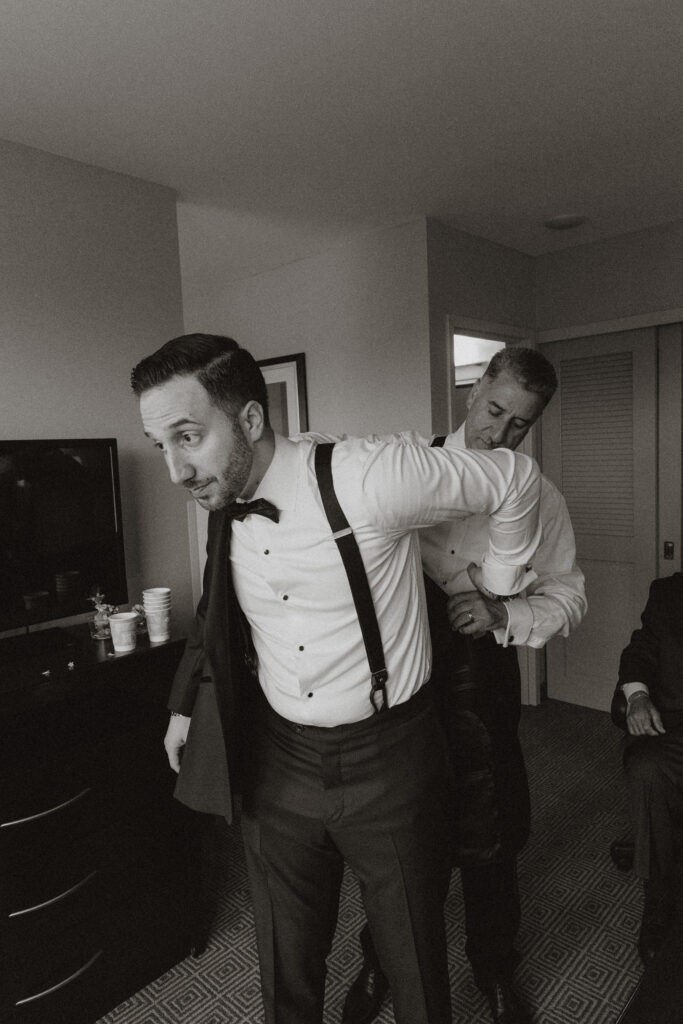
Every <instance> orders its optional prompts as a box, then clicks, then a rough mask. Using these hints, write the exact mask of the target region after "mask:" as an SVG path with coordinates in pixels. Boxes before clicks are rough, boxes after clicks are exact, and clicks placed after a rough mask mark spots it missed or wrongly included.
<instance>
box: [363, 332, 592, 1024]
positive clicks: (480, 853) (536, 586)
mask: <svg viewBox="0 0 683 1024" xmlns="http://www.w3.org/2000/svg"><path fill="white" fill-rule="evenodd" d="M556 387H557V380H556V377H555V372H554V370H553V368H552V366H551V365H550V363H549V362H548V361H547V360H546V359H545V357H544V356H542V355H541V354H540V353H539V352H537V351H535V350H533V349H528V348H513V347H510V348H506V349H504V350H501V351H500V352H499V353H498V354H497V355H496V356H494V358H493V359H492V360H491V362H490V363H489V365H488V367H487V369H486V371H485V372H484V375H483V376H482V378H481V380H479V381H478V382H477V383H476V384H475V385H474V386H473V388H472V391H471V393H470V396H469V400H468V412H467V417H466V419H465V422H464V423H463V424H462V425H461V426H460V428H459V429H458V430H457V431H456V432H455V433H454V434H451V435H449V436H448V437H447V438H445V442H444V443H445V447H446V448H447V449H464V448H468V449H471V450H485V451H490V450H492V449H496V448H510V449H515V448H517V447H518V445H519V444H520V443H521V442H522V441H523V439H524V438H525V436H526V435H527V433H528V431H529V429H530V428H531V426H532V425H533V424H534V423H535V422H536V420H537V419H538V418H539V416H540V415H541V413H542V412H543V409H544V408H545V406H546V404H547V402H548V401H549V400H550V398H551V397H552V395H553V393H554V391H555V389H556ZM425 443H426V442H425ZM539 519H540V522H541V528H542V539H541V544H540V545H539V548H538V550H537V552H536V555H535V556H534V559H533V568H534V570H535V572H536V574H537V578H536V579H535V580H534V582H533V583H532V584H531V585H530V586H529V587H528V588H527V589H526V591H525V596H524V597H515V598H513V599H512V600H510V601H507V602H500V601H492V600H490V599H489V598H487V597H485V596H484V595H483V594H481V593H479V592H477V591H474V590H472V589H471V584H470V581H469V578H468V574H467V566H468V563H470V562H477V561H479V559H480V552H481V551H482V550H483V545H484V544H485V539H486V533H487V525H486V521H485V520H484V519H482V517H479V516H473V517H471V518H469V519H459V520H455V521H453V522H450V523H442V524H439V525H437V526H434V527H432V528H431V529H429V530H423V531H421V551H422V564H423V568H424V571H425V574H426V576H427V577H428V579H427V597H428V604H429V621H430V629H431V634H432V642H433V646H434V667H433V671H432V679H433V680H434V681H435V682H437V683H438V693H439V699H440V702H441V709H442V719H443V721H444V722H445V723H446V726H447V730H448V738H449V748H450V754H451V764H452V767H453V770H454V771H453V774H454V780H455V797H456V799H455V806H454V809H453V815H454V820H453V840H454V862H455V863H456V864H458V865H459V866H460V869H461V877H462V887H463V896H464V902H465V923H466V934H467V942H466V947H465V948H466V952H467V956H468V958H469V960H470V962H471V964H472V968H473V972H474V977H475V981H476V983H477V985H478V986H479V988H480V989H481V990H482V992H483V993H484V994H485V995H486V997H487V999H488V1002H489V1006H490V1010H491V1015H492V1018H493V1020H494V1021H495V1022H496V1024H520V1022H523V1021H526V1020H527V1019H528V1015H527V1012H526V1010H525V1008H524V1007H523V1005H522V1003H521V1000H520V999H519V997H518V995H517V994H516V992H515V989H514V986H513V970H514V964H515V950H514V940H515V936H516V934H517V931H518V928H519V924H520V919H521V904H520V897H519V890H518V886H517V854H518V853H519V851H520V850H521V849H522V847H523V846H524V844H525V842H526V840H527V838H528V835H529V826H530V802H529V789H528V783H527V778H526V771H525V768H524V759H523V755H522V750H521V747H520V744H519V739H518V736H517V727H518V723H519V716H520V706H521V694H520V676H519V666H518V662H517V654H516V651H515V649H514V647H515V646H517V645H527V646H529V647H533V648H540V647H543V645H544V644H545V643H546V642H547V640H549V639H550V637H552V636H558V635H561V636H567V635H568V633H569V631H570V629H574V628H576V626H578V624H579V623H580V621H581V619H582V617H583V615H584V613H585V610H586V600H585V593H584V578H583V574H582V573H581V571H580V570H579V568H578V566H577V565H576V562H575V543H574V533H573V530H572V526H571V522H570V519H569V515H568V512H567V507H566V504H565V501H564V499H563V497H562V495H561V494H560V493H559V491H558V490H557V488H556V487H555V486H554V485H553V484H552V483H551V482H550V481H549V480H547V479H546V478H545V477H542V486H541V502H540V514H539ZM449 620H450V624H449ZM453 630H455V631H456V632H453ZM361 945H362V948H363V953H364V964H363V968H362V970H361V973H360V975H359V977H358V978H357V979H356V981H355V982H354V984H353V986H352V987H351V989H350V991H349V994H348V996H347V1000H346V1003H345V1006H344V1013H343V1024H369V1022H370V1021H372V1020H373V1019H374V1017H375V1016H376V1015H377V1013H378V1012H379V1009H380V1007H381V1004H382V1002H383V999H384V996H385V994H386V991H387V989H388V983H387V981H386V979H385V978H384V975H383V973H382V969H381V966H380V962H379V960H378V958H377V955H376V953H375V950H374V947H373V943H372V938H371V933H370V930H369V929H368V927H367V926H366V927H365V929H364V930H363V932H362V933H361Z"/></svg>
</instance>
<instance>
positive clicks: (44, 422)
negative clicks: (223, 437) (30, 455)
mask: <svg viewBox="0 0 683 1024" xmlns="http://www.w3.org/2000/svg"><path fill="white" fill-rule="evenodd" d="M0 194H1V195H2V218H1V219H0V259H1V261H2V268H1V272H0V437H4V438H18V439H23V438H38V437H55V438H56V437H88V436H99V437H107V436H113V437H116V438H117V440H118V443H119V457H120V466H121V487H122V504H123V525H124V539H125V546H126V564H127V572H128V582H129V594H130V599H131V602H133V601H137V600H139V599H140V598H139V595H140V591H141V588H142V587H143V586H149V585H152V584H160V583H164V584H168V585H170V586H171V587H173V590H174V594H175V601H174V607H175V610H176V618H177V621H178V624H179V625H180V626H181V628H184V626H185V625H186V623H187V620H188V619H189V615H190V611H191V600H192V599H191V587H190V571H189V557H188V552H187V526H186V517H185V500H184V496H183V495H182V494H180V493H178V494H176V491H177V488H173V487H172V486H171V484H170V483H169V481H168V479H167V476H166V471H165V468H164V466H163V462H162V460H161V459H160V458H159V456H158V454H157V453H156V452H155V451H153V449H152V447H151V444H150V443H149V441H147V440H146V439H145V438H144V437H143V435H142V429H141V426H140V420H139V415H138V411H137V402H136V401H135V399H134V398H133V396H132V395H131V393H130V391H129V385H128V382H129V378H130V370H131V368H132V366H133V365H134V364H135V363H136V362H137V361H138V360H139V359H140V358H142V357H143V356H144V355H147V354H148V353H149V352H151V351H152V350H153V349H155V348H157V347H158V346H159V345H160V344H161V343H162V342H164V341H166V340H167V339H168V338H171V337H173V336H174V335H176V334H179V333H181V332H182V311H181V293H180V268H179V260H178V240H177V226H176V212H175V195H174V193H173V192H172V191H171V190H169V189H166V188H161V187H159V186H156V185H150V184H147V183H145V182H142V181H138V180H136V179H132V178H128V177H124V176H122V175H118V174H112V173H109V172H108V171H104V170H101V169H99V168H95V167H90V166H87V165H85V164H80V163H77V162H74V161H70V160H64V159H61V158H59V157H55V156H52V155H50V154H47V153H43V152H40V151H38V150H34V149H30V148H27V147H23V146H16V145H13V144H10V143H5V142H0Z"/></svg>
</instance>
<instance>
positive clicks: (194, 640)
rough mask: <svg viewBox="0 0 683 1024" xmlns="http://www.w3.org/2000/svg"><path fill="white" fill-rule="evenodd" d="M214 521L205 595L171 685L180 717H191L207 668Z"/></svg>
mask: <svg viewBox="0 0 683 1024" xmlns="http://www.w3.org/2000/svg"><path fill="white" fill-rule="evenodd" d="M212 519H213V517H212V516H210V517H209V534H208V539H207V544H206V549H207V559H206V565H205V566H204V576H203V579H202V596H201V597H200V599H199V604H198V605H197V611H196V612H195V617H194V621H193V623H192V627H191V629H190V633H189V636H188V638H187V643H186V644H185V651H184V653H183V656H182V658H181V659H180V664H179V665H178V668H177V669H176V674H175V676H174V677H173V685H172V686H171V693H170V695H169V698H168V709H169V711H177V712H178V713H179V714H181V715H188V716H191V715H192V709H193V707H194V702H195V697H196V696H197V687H198V686H199V683H200V681H201V677H202V674H203V668H204V658H205V649H204V624H205V620H206V609H207V607H208V604H209V580H210V578H211V573H210V569H209V566H210V564H211V551H212V548H213V543H212V534H213V532H214V531H213V523H212Z"/></svg>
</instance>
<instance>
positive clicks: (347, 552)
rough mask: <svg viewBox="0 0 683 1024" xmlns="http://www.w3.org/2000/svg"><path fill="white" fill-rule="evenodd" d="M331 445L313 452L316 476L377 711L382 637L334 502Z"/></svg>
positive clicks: (382, 696)
mask: <svg viewBox="0 0 683 1024" xmlns="http://www.w3.org/2000/svg"><path fill="white" fill-rule="evenodd" d="M333 448H334V444H330V443H329V442H328V443H325V444H319V445H317V446H316V449H315V457H314V458H315V475H316V478H317V480H318V487H319V488H320V497H321V498H322V502H323V508H324V509H325V515H326V516H327V520H328V522H329V524H330V528H331V530H332V536H333V537H334V540H335V543H336V545H337V547H338V548H339V554H340V555H341V559H342V562H343V563H344V568H345V570H346V575H347V576H348V579H349V586H350V587H351V594H352V596H353V603H354V605H355V606H356V614H357V616H358V623H359V625H360V631H361V633H362V635H363V643H364V644H365V652H366V654H367V656H368V663H369V665H370V675H371V680H372V681H371V689H370V701H371V702H372V706H373V708H374V709H375V711H376V712H379V711H384V709H385V708H386V707H387V691H386V682H387V679H388V678H389V673H388V672H387V669H386V666H385V662H384V648H383V647H382V637H381V635H380V632H379V625H378V623H377V615H376V614H375V605H374V603H373V600H372V594H371V592H370V584H369V583H368V577H367V574H366V572H365V566H364V565H363V559H362V557H361V553H360V549H359V547H358V544H357V542H356V538H355V537H354V535H353V531H352V529H351V527H350V526H349V522H348V519H347V518H346V516H345V515H344V512H343V511H342V507H341V505H340V504H339V501H338V500H337V495H336V492H335V489H334V481H333V480H332V449H333Z"/></svg>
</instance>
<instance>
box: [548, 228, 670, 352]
mask: <svg viewBox="0 0 683 1024" xmlns="http://www.w3.org/2000/svg"><path fill="white" fill-rule="evenodd" d="M534 265H535V277H536V284H535V290H536V316H535V319H536V327H537V329H538V330H539V331H548V330H551V329H555V328H566V327H575V326H579V325H581V324H587V325H591V324H599V323H603V322H606V321H610V320H616V319H620V318H626V317H635V316H643V315H644V316H645V317H646V318H647V317H651V320H650V322H651V323H657V322H658V319H659V314H661V313H663V312H666V311H674V318H677V319H683V221H677V222H676V223H673V224H663V225H661V226H660V227H656V228H648V229H647V230H645V231H635V232H632V233H630V234H625V235H619V236H618V237H617V238H609V239H606V240H605V241H602V242H594V243H593V244H591V245H580V246H576V247H575V248H573V249H565V250H564V251H563V252H556V253H549V254H547V255H545V256H539V257H537V258H536V260H535V261H534ZM587 333H591V332H590V331H588V332H587Z"/></svg>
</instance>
